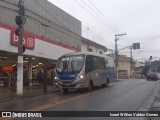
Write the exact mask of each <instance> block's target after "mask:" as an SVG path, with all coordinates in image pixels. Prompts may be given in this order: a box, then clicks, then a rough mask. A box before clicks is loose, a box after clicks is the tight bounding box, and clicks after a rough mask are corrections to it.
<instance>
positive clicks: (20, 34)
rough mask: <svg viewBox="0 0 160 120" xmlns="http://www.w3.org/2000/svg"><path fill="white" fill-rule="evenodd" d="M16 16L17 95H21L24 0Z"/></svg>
mask: <svg viewBox="0 0 160 120" xmlns="http://www.w3.org/2000/svg"><path fill="white" fill-rule="evenodd" d="M18 8H19V10H18V16H16V18H15V20H16V24H17V25H18V28H17V29H16V32H15V34H16V35H17V36H18V66H17V95H21V96H22V95H23V52H24V51H23V26H24V24H25V21H26V18H25V9H24V0H19V3H18Z"/></svg>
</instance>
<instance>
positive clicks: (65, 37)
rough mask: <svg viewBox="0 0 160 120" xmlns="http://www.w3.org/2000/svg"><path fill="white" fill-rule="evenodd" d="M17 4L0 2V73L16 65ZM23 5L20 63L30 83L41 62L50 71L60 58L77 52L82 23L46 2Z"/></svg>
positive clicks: (33, 0)
mask: <svg viewBox="0 0 160 120" xmlns="http://www.w3.org/2000/svg"><path fill="white" fill-rule="evenodd" d="M18 2H19V0H3V1H0V11H1V12H0V44H1V46H0V61H1V62H0V67H1V68H0V70H1V71H0V72H1V73H2V72H8V73H11V74H14V73H13V72H16V71H14V69H13V67H16V66H17V53H18V48H17V45H18V36H16V35H15V30H16V28H17V25H16V22H15V17H16V16H17V15H18V13H17V11H18ZM24 5H25V16H26V23H25V25H24V34H23V45H24V46H25V48H26V51H25V52H24V61H23V62H24V67H25V68H24V71H27V72H26V74H28V75H26V76H28V78H27V79H29V80H31V79H33V76H35V75H34V74H36V72H38V69H40V67H41V66H42V65H43V63H45V62H47V63H48V64H49V65H48V66H50V68H51V66H52V64H55V63H54V61H56V60H57V59H58V58H59V57H60V56H61V55H63V54H66V53H70V52H75V51H77V50H79V49H80V45H81V22H80V21H79V20H77V19H76V18H74V17H72V16H71V15H69V14H68V13H66V12H64V11H63V10H61V9H59V8H58V7H56V6H55V5H53V4H51V3H50V2H48V1H47V0H25V1H24ZM4 68H7V69H8V71H7V69H4ZM15 78H16V77H15ZM0 81H1V77H0ZM11 82H13V80H11ZM7 83H8V82H7Z"/></svg>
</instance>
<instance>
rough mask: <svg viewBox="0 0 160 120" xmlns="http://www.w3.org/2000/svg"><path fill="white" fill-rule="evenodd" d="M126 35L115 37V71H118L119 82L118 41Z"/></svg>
mask: <svg viewBox="0 0 160 120" xmlns="http://www.w3.org/2000/svg"><path fill="white" fill-rule="evenodd" d="M123 35H126V33H125V34H116V35H115V69H116V80H118V44H117V41H118V40H119V38H120V37H121V36H123Z"/></svg>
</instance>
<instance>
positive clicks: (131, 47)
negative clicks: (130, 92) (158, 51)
mask: <svg viewBox="0 0 160 120" xmlns="http://www.w3.org/2000/svg"><path fill="white" fill-rule="evenodd" d="M132 49H133V46H132V45H131V46H130V54H131V59H130V65H131V66H130V76H131V78H133V74H132V71H133V70H132V69H133V67H132V63H133V61H132V60H133V56H132Z"/></svg>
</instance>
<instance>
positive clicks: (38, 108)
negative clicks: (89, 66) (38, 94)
mask: <svg viewBox="0 0 160 120" xmlns="http://www.w3.org/2000/svg"><path fill="white" fill-rule="evenodd" d="M137 82H140V81H134V82H128V83H125V84H121V85H118V86H116V87H120V86H122V85H128V84H132V83H137ZM105 90H106V89H102V90H98V91H93V92H92V93H86V94H84V95H79V96H76V97H73V98H68V99H66V100H62V101H59V102H54V103H52V104H47V105H43V106H39V107H35V108H32V109H29V110H27V111H40V110H44V109H47V108H51V107H54V106H57V105H61V104H63V103H66V102H71V101H74V100H77V99H80V98H83V97H87V96H90V95H93V94H95V93H97V92H101V91H105Z"/></svg>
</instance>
